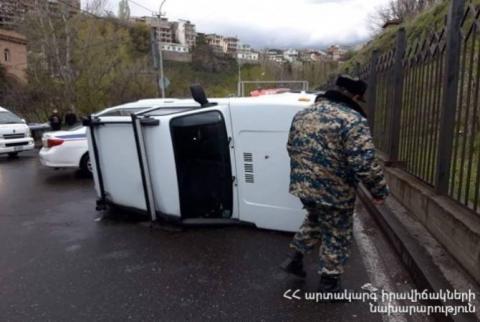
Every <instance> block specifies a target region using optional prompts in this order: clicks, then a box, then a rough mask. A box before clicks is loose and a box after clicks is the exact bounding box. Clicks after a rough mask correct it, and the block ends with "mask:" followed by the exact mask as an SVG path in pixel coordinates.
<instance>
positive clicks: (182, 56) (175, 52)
mask: <svg viewBox="0 0 480 322" xmlns="http://www.w3.org/2000/svg"><path fill="white" fill-rule="evenodd" d="M161 48H162V54H163V58H164V59H165V60H172V61H178V62H191V61H192V53H191V52H190V48H189V47H188V46H186V45H182V44H179V43H165V42H164V43H161Z"/></svg>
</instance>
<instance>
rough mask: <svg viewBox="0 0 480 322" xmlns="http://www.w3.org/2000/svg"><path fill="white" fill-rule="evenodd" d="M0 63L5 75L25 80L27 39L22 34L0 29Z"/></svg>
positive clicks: (21, 80)
mask: <svg viewBox="0 0 480 322" xmlns="http://www.w3.org/2000/svg"><path fill="white" fill-rule="evenodd" d="M0 64H1V65H2V66H4V67H5V70H6V72H7V75H9V76H13V78H15V79H16V80H18V81H20V82H26V81H27V76H26V69H27V40H26V38H25V37H24V36H23V35H21V34H19V33H17V32H15V31H12V30H5V29H0Z"/></svg>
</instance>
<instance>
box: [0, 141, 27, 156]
mask: <svg viewBox="0 0 480 322" xmlns="http://www.w3.org/2000/svg"><path fill="white" fill-rule="evenodd" d="M33 148H34V143H33V139H32V138H28V139H18V140H2V141H0V154H6V153H15V152H23V151H28V150H33Z"/></svg>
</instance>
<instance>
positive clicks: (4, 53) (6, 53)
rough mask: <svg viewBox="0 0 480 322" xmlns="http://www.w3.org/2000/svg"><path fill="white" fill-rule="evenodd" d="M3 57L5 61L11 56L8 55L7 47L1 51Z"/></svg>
mask: <svg viewBox="0 0 480 322" xmlns="http://www.w3.org/2000/svg"><path fill="white" fill-rule="evenodd" d="M3 59H4V60H5V61H7V62H8V61H10V59H11V57H10V49H8V48H7V49H5V50H4V51H3Z"/></svg>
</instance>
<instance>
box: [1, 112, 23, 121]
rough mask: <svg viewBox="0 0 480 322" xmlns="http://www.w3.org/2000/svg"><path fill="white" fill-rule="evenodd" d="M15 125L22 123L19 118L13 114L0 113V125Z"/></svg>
mask: <svg viewBox="0 0 480 322" xmlns="http://www.w3.org/2000/svg"><path fill="white" fill-rule="evenodd" d="M17 123H24V122H23V120H22V119H21V118H19V117H18V116H16V115H15V114H13V113H11V112H8V111H2V112H0V124H17Z"/></svg>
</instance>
